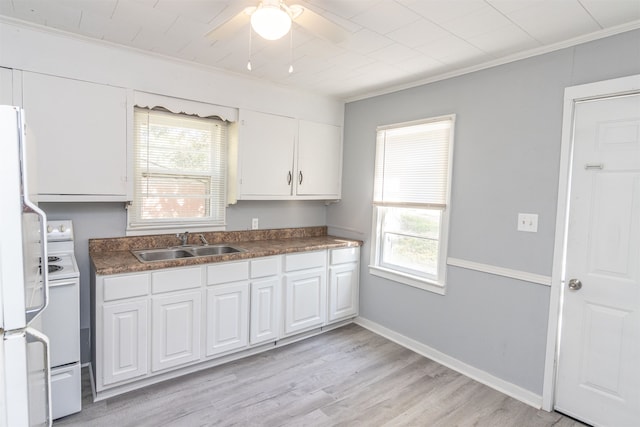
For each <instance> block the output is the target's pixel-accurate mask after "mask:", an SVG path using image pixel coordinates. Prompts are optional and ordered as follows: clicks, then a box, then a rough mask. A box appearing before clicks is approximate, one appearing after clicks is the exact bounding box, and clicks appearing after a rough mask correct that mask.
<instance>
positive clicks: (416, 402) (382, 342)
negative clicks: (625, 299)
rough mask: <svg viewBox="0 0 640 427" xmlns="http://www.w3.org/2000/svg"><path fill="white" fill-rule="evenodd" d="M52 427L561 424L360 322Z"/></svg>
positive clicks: (565, 422)
mask: <svg viewBox="0 0 640 427" xmlns="http://www.w3.org/2000/svg"><path fill="white" fill-rule="evenodd" d="M87 375H88V372H87V370H86V369H84V370H83V410H82V412H81V413H79V414H74V415H71V416H68V417H65V418H62V419H60V420H58V421H56V422H55V423H54V426H56V427H58V426H60V427H62V426H92V427H93V426H96V427H99V426H108V427H125V426H154V427H155V426H180V427H182V426H211V425H219V426H446V427H449V426H492V427H494V426H518V427H525V426H527V427H528V426H531V427H538V426H540V427H541V426H558V427H560V426H561V427H572V426H582V425H583V424H581V423H579V422H577V421H574V420H572V419H570V418H567V417H564V416H563V415H561V414H558V413H548V412H545V411H539V410H536V409H534V408H532V407H530V406H528V405H526V404H524V403H521V402H519V401H517V400H515V399H512V398H510V397H508V396H505V395H504V394H502V393H500V392H497V391H495V390H493V389H491V388H489V387H486V386H484V385H482V384H480V383H478V382H475V381H473V380H471V379H469V378H467V377H465V376H463V375H461V374H459V373H457V372H455V371H453V370H451V369H448V368H446V367H444V366H442V365H440V364H438V363H436V362H433V361H431V360H429V359H426V358H424V357H422V356H420V355H418V354H416V353H414V352H412V351H410V350H407V349H405V348H404V347H401V346H399V345H397V344H395V343H393V342H391V341H389V340H387V339H385V338H382V337H380V336H378V335H376V334H374V333H372V332H370V331H368V330H366V329H364V328H362V327H360V326H357V325H348V326H345V327H342V328H340V329H337V330H334V331H330V332H327V333H325V334H322V335H319V336H316V337H313V338H309V339H307V340H304V341H301V342H297V343H294V344H291V345H288V346H285V347H282V348H278V349H274V350H271V351H268V352H265V353H262V354H259V355H255V356H251V357H248V358H245V359H242V360H238V361H235V362H231V363H228V364H226V365H223V366H218V367H215V368H211V369H207V370H205V371H201V372H197V373H194V374H190V375H187V376H184V377H181V378H177V379H174V380H169V381H166V382H163V383H161V384H156V385H153V386H149V387H146V388H144V389H141V390H136V391H133V392H130V393H127V394H124V395H121V396H117V397H114V398H111V399H107V400H105V401H101V402H97V403H93V402H92V401H91V400H92V399H91V391H90V387H89V381H88V378H86V377H87Z"/></svg>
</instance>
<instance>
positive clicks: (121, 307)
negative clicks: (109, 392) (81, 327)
mask: <svg viewBox="0 0 640 427" xmlns="http://www.w3.org/2000/svg"><path fill="white" fill-rule="evenodd" d="M147 319H148V317H147V301H146V300H140V299H139V300H135V301H127V302H119V303H108V304H104V306H103V307H102V333H101V334H100V335H101V336H100V335H99V337H98V338H99V339H100V342H99V347H100V348H102V349H103V351H102V352H101V353H102V357H103V359H102V364H101V367H102V369H99V370H98V372H100V371H102V381H100V382H99V384H98V385H103V384H104V385H108V384H113V383H117V382H120V381H125V380H129V379H132V378H136V377H140V376H143V375H146V374H147V372H148V367H147V360H148V359H149V352H148V348H147V334H148V331H149V325H148V320H147Z"/></svg>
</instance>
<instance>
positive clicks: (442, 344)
mask: <svg viewBox="0 0 640 427" xmlns="http://www.w3.org/2000/svg"><path fill="white" fill-rule="evenodd" d="M637 73H640V31H633V32H628V33H624V34H620V35H617V36H613V37H609V38H606V39H602V40H598V41H595V42H590V43H586V44H583V45H578V46H576V47H573V48H567V49H564V50H560V51H556V52H552V53H549V54H545V55H542V56H538V57H534V58H529V59H526V60H521V61H518V62H514V63H510V64H506V65H502V66H497V67H494V68H491V69H487V70H483V71H478V72H474V73H471V74H467V75H464V76H460V77H456V78H451V79H448V80H444V81H440V82H436V83H432V84H427V85H423V86H420V87H416V88H412V89H407V90H403V91H398V92H395V93H391V94H387V95H382V96H378V97H375V98H370V99H365V100H361V101H357V102H351V103H348V104H347V105H346V112H345V130H344V132H345V134H344V144H345V148H344V172H343V200H342V202H341V203H339V204H336V205H332V206H330V207H329V208H328V212H327V222H328V224H329V226H330V229H331V230H334V229H335V230H341V229H342V230H350V233H349V234H351V235H353V236H354V237H357V236H361V238H363V239H364V240H365V246H364V247H363V256H362V259H363V265H362V269H361V280H360V312H361V316H362V317H364V318H367V319H369V320H371V321H374V322H376V323H378V324H381V325H382V326H384V327H386V328H389V329H391V330H394V331H396V332H398V333H400V334H403V335H405V336H407V337H410V338H412V339H415V340H417V341H419V342H421V343H423V344H426V345H427V346H430V347H432V348H434V349H436V350H439V351H441V352H443V353H445V354H447V355H449V356H451V357H454V358H456V359H458V360H460V361H462V362H465V363H467V364H469V365H472V366H474V367H476V368H479V369H482V370H484V371H486V372H489V373H490V374H492V375H495V376H497V377H499V378H502V379H504V380H506V381H509V382H511V383H514V384H516V385H518V386H520V387H523V388H524V389H527V390H529V391H532V392H534V393H536V394H540V395H541V394H542V384H543V371H544V355H545V350H546V349H545V340H546V332H547V318H548V305H549V291H550V288H548V287H546V286H543V285H539V284H533V283H528V282H522V281H518V280H514V279H507V278H504V277H498V276H493V275H489V274H486V273H480V272H476V271H472V270H466V269H463V268H459V267H452V266H451V267H448V276H447V292H446V295H444V296H441V295H436V294H433V293H430V292H426V291H422V290H419V289H416V288H412V287H409V286H405V285H401V284H399V283H395V282H392V281H389V280H385V279H381V278H379V277H375V276H372V275H370V274H369V272H368V269H367V261H368V258H369V251H370V245H369V242H370V240H371V239H370V234H371V213H372V208H371V194H372V189H373V165H374V157H375V129H376V126H378V125H382V124H389V123H397V122H403V121H408V120H415V119H421V118H426V117H432V116H438V115H442V114H450V113H455V114H456V115H457V119H456V128H455V145H454V163H453V182H452V200H451V228H450V236H449V256H450V257H455V258H461V259H464V260H468V261H475V262H480V263H484V264H490V265H495V266H499V267H506V268H511V269H515V270H522V271H526V272H530V273H536V274H541V275H546V276H550V275H551V268H552V259H553V244H554V227H555V215H556V203H557V187H558V172H559V160H560V141H561V128H562V106H563V92H564V88H565V87H567V86H573V85H577V84H582V83H587V82H593V81H599V80H605V79H611V78H616V77H622V76H627V75H631V74H637ZM518 212H524V213H537V214H538V215H539V231H538V233H535V234H534V233H523V232H518V231H516V219H517V214H518Z"/></svg>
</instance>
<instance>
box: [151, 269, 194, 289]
mask: <svg viewBox="0 0 640 427" xmlns="http://www.w3.org/2000/svg"><path fill="white" fill-rule="evenodd" d="M201 284H202V270H201V269H200V267H192V268H176V269H172V270H165V271H158V272H155V273H151V292H153V293H154V294H158V293H161V292H171V291H180V290H183V289H192V288H197V287H199V286H200V285H201Z"/></svg>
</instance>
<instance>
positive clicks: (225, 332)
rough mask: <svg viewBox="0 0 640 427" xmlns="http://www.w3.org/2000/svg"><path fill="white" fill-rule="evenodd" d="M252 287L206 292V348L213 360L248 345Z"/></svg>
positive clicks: (220, 287) (240, 285)
mask: <svg viewBox="0 0 640 427" xmlns="http://www.w3.org/2000/svg"><path fill="white" fill-rule="evenodd" d="M248 322H249V284H248V283H247V282H240V283H230V284H225V285H216V286H210V287H209V288H208V289H207V324H206V334H207V348H206V355H207V356H213V355H216V354H220V353H226V352H228V351H231V350H236V349H240V348H243V347H246V346H247V344H248V343H249V339H248V335H249V328H248Z"/></svg>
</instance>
